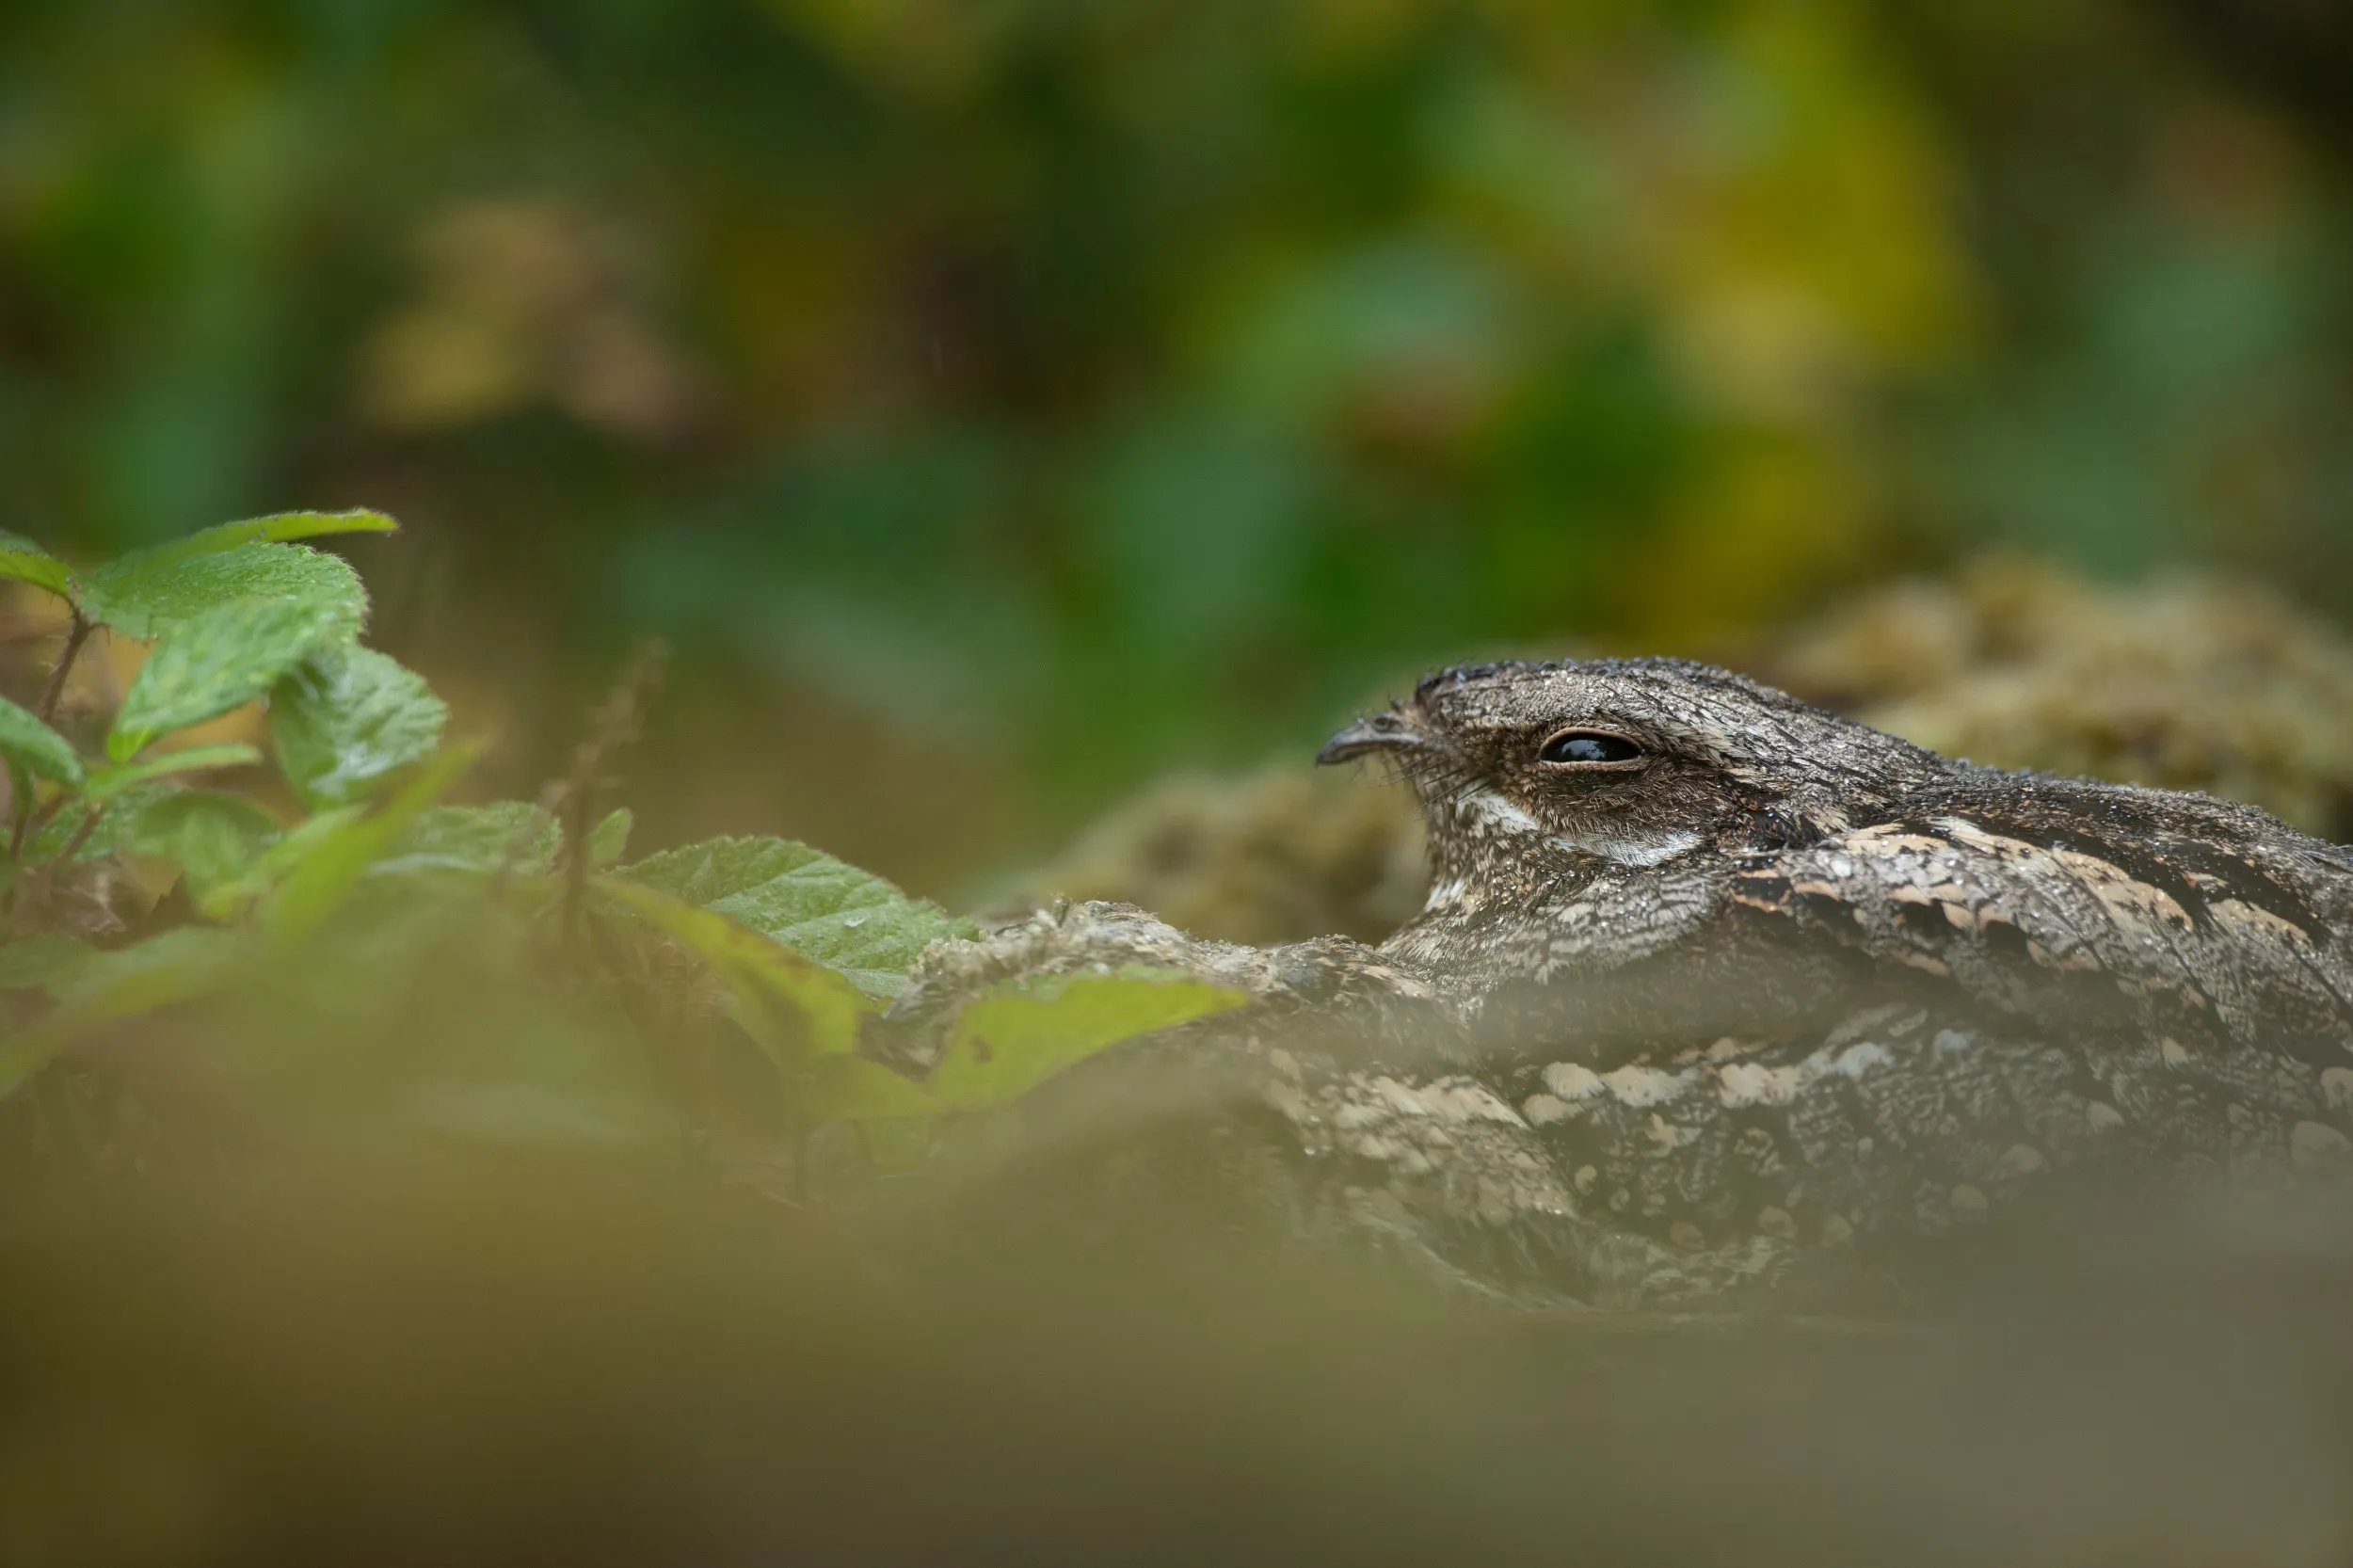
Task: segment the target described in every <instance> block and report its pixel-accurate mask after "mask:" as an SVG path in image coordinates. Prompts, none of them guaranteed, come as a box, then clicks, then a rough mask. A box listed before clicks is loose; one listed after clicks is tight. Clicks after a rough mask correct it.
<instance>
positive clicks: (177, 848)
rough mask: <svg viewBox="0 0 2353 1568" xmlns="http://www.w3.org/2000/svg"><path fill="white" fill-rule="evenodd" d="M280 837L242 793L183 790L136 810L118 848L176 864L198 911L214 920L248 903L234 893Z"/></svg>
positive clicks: (270, 820) (264, 814)
mask: <svg viewBox="0 0 2353 1568" xmlns="http://www.w3.org/2000/svg"><path fill="white" fill-rule="evenodd" d="M280 837H281V833H280V828H279V825H278V822H277V819H275V818H273V817H272V816H271V815H270V814H269V813H268V812H266V811H264V810H263V809H262V808H260V807H259V806H256V805H255V804H254V803H253V802H252V801H250V800H248V799H247V798H246V797H245V796H243V795H237V794H230V793H228V792H222V791H213V790H184V791H181V792H178V793H176V794H171V795H167V796H165V797H164V798H163V799H161V800H158V801H155V802H154V803H152V805H150V806H149V807H148V808H146V809H145V810H143V811H141V812H140V813H139V814H138V817H137V819H136V821H135V822H134V823H133V824H131V825H130V827H129V831H128V833H127V835H126V838H125V841H124V847H125V848H126V849H128V850H130V851H131V852H132V853H133V854H136V855H152V856H156V857H157V858H160V859H165V860H169V861H171V862H172V863H173V864H174V865H176V866H178V867H179V868H180V880H181V883H182V885H183V886H184V887H185V888H186V889H187V892H188V897H189V898H190V899H191V900H193V901H194V903H195V904H196V907H197V910H198V912H199V913H200V914H201V915H203V916H204V917H205V918H206V919H207V920H227V919H229V918H230V917H232V915H234V914H235V913H236V912H237V910H238V909H240V908H241V907H242V906H243V904H245V903H246V902H248V900H246V899H245V898H242V897H240V896H238V894H237V892H236V889H238V888H239V887H240V884H241V883H242V882H243V880H244V879H245V878H246V877H248V875H250V874H251V873H252V872H253V871H254V870H255V868H256V867H257V866H258V865H259V863H260V862H261V859H262V856H264V854H265V853H266V852H267V851H268V850H269V848H270V846H271V845H273V844H275V843H277V842H278V841H279V840H280Z"/></svg>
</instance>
